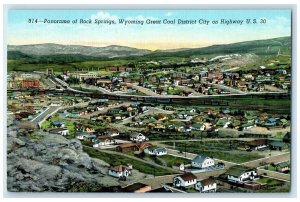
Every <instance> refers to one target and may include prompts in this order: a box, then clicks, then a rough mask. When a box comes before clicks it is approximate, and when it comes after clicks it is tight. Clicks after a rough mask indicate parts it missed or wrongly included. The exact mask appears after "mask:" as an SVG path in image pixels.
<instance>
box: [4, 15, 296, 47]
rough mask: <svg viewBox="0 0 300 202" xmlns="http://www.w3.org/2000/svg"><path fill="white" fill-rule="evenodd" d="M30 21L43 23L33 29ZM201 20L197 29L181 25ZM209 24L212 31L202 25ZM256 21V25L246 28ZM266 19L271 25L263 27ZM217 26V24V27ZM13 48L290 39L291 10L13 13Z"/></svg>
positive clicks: (9, 37)
mask: <svg viewBox="0 0 300 202" xmlns="http://www.w3.org/2000/svg"><path fill="white" fill-rule="evenodd" d="M29 19H38V20H40V21H42V22H39V23H28V20H29ZM44 19H49V20H70V21H72V20H74V19H78V20H79V19H92V21H93V22H94V20H95V19H99V20H114V21H115V22H116V24H114V25H108V24H100V25H97V24H80V23H77V24H72V23H70V24H48V23H43V21H44ZM120 19H125V20H144V21H146V20H147V19H149V20H161V21H162V22H163V20H164V19H167V20H173V19H175V22H176V24H163V23H161V24H159V25H158V24H154V25H151V24H145V23H146V22H144V25H140V24H136V25H132V24H130V25H124V24H119V20H120ZM179 19H183V20H196V24H194V25H190V24H188V25H182V24H177V22H178V20H179ZM201 19H203V20H206V21H210V22H209V24H208V25H205V24H200V23H199V20H201ZM221 19H225V20H230V19H231V20H243V24H242V25H236V24H235V25H232V24H231V25H225V24H220V21H221ZM246 19H251V20H253V19H256V20H257V22H258V23H257V24H253V23H251V24H246V22H245V21H246ZM262 19H265V22H266V23H260V22H261V20H262ZM212 21H218V22H219V23H218V24H212ZM6 36H7V42H8V44H9V45H26V44H40V43H57V44H65V45H86V46H96V47H104V46H109V45H122V46H129V47H135V48H143V49H149V50H157V49H178V48H197V47H205V46H210V45H215V44H228V43H235V42H241V41H250V40H259V39H269V38H276V37H282V36H291V11H290V10H9V11H8V17H7V29H6Z"/></svg>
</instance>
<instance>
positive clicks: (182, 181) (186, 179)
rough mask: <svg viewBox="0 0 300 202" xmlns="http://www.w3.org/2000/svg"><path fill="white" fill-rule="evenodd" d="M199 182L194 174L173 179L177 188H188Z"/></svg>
mask: <svg viewBox="0 0 300 202" xmlns="http://www.w3.org/2000/svg"><path fill="white" fill-rule="evenodd" d="M196 182H197V177H196V176H195V175H194V174H193V173H184V174H182V175H178V176H176V177H174V178H173V185H174V186H175V187H187V186H190V185H194V184H196Z"/></svg>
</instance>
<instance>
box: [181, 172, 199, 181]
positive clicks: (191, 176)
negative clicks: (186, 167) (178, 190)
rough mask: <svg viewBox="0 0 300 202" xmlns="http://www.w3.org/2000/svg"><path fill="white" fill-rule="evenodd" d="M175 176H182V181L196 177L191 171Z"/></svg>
mask: <svg viewBox="0 0 300 202" xmlns="http://www.w3.org/2000/svg"><path fill="white" fill-rule="evenodd" d="M177 177H180V178H182V179H183V180H184V181H190V180H195V179H197V177H196V176H195V175H194V174H193V173H184V174H182V175H179V176H177Z"/></svg>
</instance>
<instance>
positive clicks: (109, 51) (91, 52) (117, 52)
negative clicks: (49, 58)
mask: <svg viewBox="0 0 300 202" xmlns="http://www.w3.org/2000/svg"><path fill="white" fill-rule="evenodd" d="M7 50H8V51H18V52H20V53H23V54H26V55H36V56H42V55H62V54H63V55H73V54H75V55H83V56H91V57H107V58H113V57H128V56H142V55H145V54H148V53H150V52H151V51H150V50H145V49H137V48H130V47H126V46H115V45H112V46H107V47H92V46H78V45H61V44H53V43H45V44H34V45H18V46H15V45H9V46H8V48H7Z"/></svg>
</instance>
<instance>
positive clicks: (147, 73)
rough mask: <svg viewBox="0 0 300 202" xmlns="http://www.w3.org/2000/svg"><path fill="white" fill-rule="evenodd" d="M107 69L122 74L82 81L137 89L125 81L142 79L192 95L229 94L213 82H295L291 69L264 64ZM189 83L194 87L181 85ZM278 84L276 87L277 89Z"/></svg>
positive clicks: (283, 85)
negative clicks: (227, 68)
mask: <svg viewBox="0 0 300 202" xmlns="http://www.w3.org/2000/svg"><path fill="white" fill-rule="evenodd" d="M183 69H184V68H183ZM106 70H107V71H113V72H118V76H112V75H107V76H99V75H98V76H95V75H94V74H93V75H92V76H85V77H83V79H82V81H83V82H85V83H87V84H90V85H95V86H98V87H102V88H105V89H107V90H109V91H111V92H114V91H115V92H118V91H119V92H134V91H135V90H134V89H131V88H130V87H128V86H127V85H125V84H124V83H122V82H125V83H138V84H139V85H140V86H141V87H144V88H147V89H149V90H151V91H153V92H155V93H156V94H159V95H180V96H190V95H193V92H196V93H200V94H204V95H212V94H228V93H230V91H228V90H227V89H225V88H219V87H216V86H215V85H212V84H220V85H225V86H228V87H231V88H234V89H237V90H240V91H245V92H246V91H252V92H260V91H266V90H270V89H268V88H267V87H266V85H267V86H268V85H271V86H273V87H276V88H278V89H279V90H288V89H290V85H291V75H290V73H289V71H288V70H287V69H277V70H273V69H267V68H265V67H264V66H261V67H260V68H258V69H257V70H249V71H235V72H221V71H220V70H215V69H210V70H207V69H205V68H204V69H203V68H202V69H201V68H200V69H199V68H192V69H191V70H190V71H189V72H188V73H184V72H185V71H183V72H178V71H174V70H173V68H163V69H161V70H160V71H158V72H155V71H153V69H151V68H150V69H142V70H139V72H138V71H136V70H134V69H132V68H131V67H125V66H121V67H118V66H116V67H107V68H106ZM177 86H185V87H188V88H191V89H192V90H186V89H179V88H177ZM276 88H273V90H274V89H276Z"/></svg>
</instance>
